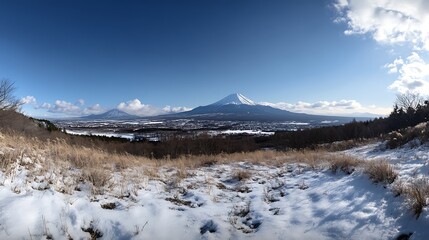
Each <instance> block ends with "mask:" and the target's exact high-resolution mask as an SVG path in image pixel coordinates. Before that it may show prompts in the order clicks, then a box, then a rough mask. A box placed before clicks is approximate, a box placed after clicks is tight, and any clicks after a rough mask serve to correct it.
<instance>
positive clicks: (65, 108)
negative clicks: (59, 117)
mask: <svg viewBox="0 0 429 240" xmlns="http://www.w3.org/2000/svg"><path fill="white" fill-rule="evenodd" d="M48 112H51V113H65V114H69V115H81V109H80V107H78V106H76V105H74V104H73V103H70V102H66V101H63V100H56V101H55V103H54V105H52V106H51V107H50V108H49V110H48Z"/></svg>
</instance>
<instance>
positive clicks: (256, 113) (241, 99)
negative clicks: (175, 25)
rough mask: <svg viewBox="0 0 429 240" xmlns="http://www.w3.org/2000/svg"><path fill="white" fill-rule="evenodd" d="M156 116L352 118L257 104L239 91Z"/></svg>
mask: <svg viewBox="0 0 429 240" xmlns="http://www.w3.org/2000/svg"><path fill="white" fill-rule="evenodd" d="M156 118H164V119H180V118H192V119H201V120H226V121H304V122H312V121H316V122H321V121H336V122H338V123H344V122H350V121H352V120H353V118H350V117H336V116H320V115H309V114H304V113H294V112H289V111H286V110H281V109H278V108H273V107H270V106H264V105H259V104H255V102H253V101H252V100H250V99H249V98H247V97H245V96H243V95H242V94H239V93H235V94H231V95H228V96H226V97H225V98H223V99H221V100H219V101H217V102H215V103H212V104H209V105H206V106H200V107H197V108H194V109H192V110H191V111H187V112H181V113H175V114H168V115H161V116H157V117H156Z"/></svg>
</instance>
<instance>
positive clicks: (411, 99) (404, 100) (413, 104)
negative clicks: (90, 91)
mask: <svg viewBox="0 0 429 240" xmlns="http://www.w3.org/2000/svg"><path fill="white" fill-rule="evenodd" d="M422 104H423V98H422V97H421V96H420V95H419V94H418V93H405V94H398V95H396V101H395V105H396V106H398V108H399V109H401V108H402V109H403V110H405V111H407V110H408V109H410V108H411V109H414V110H415V109H417V106H419V105H422Z"/></svg>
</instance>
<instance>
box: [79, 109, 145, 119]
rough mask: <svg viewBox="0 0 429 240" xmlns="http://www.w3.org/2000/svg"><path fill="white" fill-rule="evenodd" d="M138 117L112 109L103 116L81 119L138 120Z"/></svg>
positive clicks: (97, 115)
mask: <svg viewBox="0 0 429 240" xmlns="http://www.w3.org/2000/svg"><path fill="white" fill-rule="evenodd" d="M136 118H139V117H138V116H135V115H131V114H128V113H126V112H123V111H121V110H118V109H112V110H110V111H107V112H105V113H102V114H92V115H89V116H85V117H81V118H80V119H82V120H127V119H136Z"/></svg>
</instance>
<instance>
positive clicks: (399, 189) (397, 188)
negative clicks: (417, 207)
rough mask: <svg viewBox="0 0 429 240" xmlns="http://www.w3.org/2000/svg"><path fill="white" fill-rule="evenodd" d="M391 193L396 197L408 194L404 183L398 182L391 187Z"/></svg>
mask: <svg viewBox="0 0 429 240" xmlns="http://www.w3.org/2000/svg"><path fill="white" fill-rule="evenodd" d="M391 191H392V193H393V195H394V196H395V197H398V196H401V195H404V194H405V193H406V192H407V186H406V184H405V182H404V181H402V180H396V181H394V182H393V184H392V185H391Z"/></svg>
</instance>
